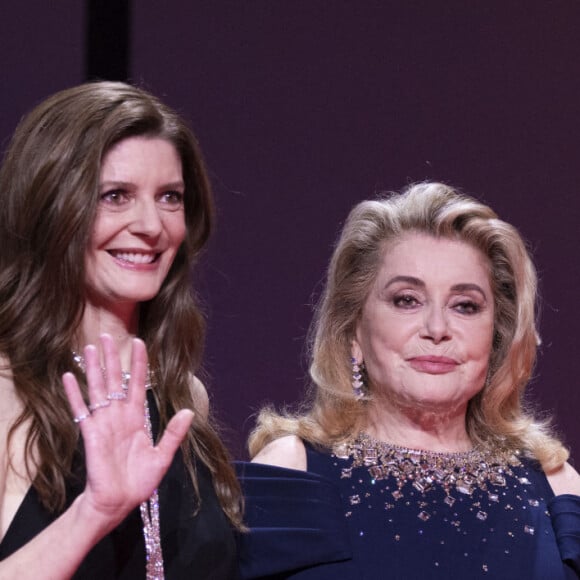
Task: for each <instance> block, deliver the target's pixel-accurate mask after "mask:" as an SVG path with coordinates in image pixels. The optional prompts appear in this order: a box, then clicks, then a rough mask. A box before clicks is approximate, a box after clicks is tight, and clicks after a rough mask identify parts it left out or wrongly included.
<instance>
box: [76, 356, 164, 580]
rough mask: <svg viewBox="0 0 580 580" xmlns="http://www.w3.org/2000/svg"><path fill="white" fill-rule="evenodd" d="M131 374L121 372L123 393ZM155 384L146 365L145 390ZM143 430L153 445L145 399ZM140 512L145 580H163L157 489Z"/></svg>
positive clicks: (80, 359)
mask: <svg viewBox="0 0 580 580" xmlns="http://www.w3.org/2000/svg"><path fill="white" fill-rule="evenodd" d="M72 355H73V360H74V362H75V363H76V365H77V366H78V367H79V369H80V370H81V371H83V373H84V372H86V364H85V359H84V357H83V356H82V355H81V354H78V353H76V352H74V351H73V353H72ZM102 373H103V376H104V377H106V372H105V369H104V368H103V369H102ZM130 379H131V373H130V372H128V371H121V388H122V389H123V392H126V391H127V390H128V389H129V381H130ZM154 384H155V375H154V373H153V371H152V370H151V369H150V368H149V365H147V378H146V381H145V388H146V389H152V388H153V386H154ZM144 418H145V424H144V427H145V430H146V431H147V435H148V437H149V440H150V441H151V442H152V443H153V430H152V428H151V416H150V413H149V404H148V403H147V399H145V409H144ZM139 508H140V511H141V521H142V522H143V539H144V541H145V554H146V556H145V558H146V562H145V570H146V579H147V580H164V578H165V572H164V569H163V552H162V550H161V532H160V528H159V493H158V491H157V489H154V490H153V493H152V494H151V497H150V498H149V499H148V500H145V501H144V502H142V503H141V505H140V506H139Z"/></svg>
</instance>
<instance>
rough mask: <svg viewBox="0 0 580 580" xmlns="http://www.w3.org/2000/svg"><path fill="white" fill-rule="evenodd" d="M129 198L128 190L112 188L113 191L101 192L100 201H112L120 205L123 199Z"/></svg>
mask: <svg viewBox="0 0 580 580" xmlns="http://www.w3.org/2000/svg"><path fill="white" fill-rule="evenodd" d="M126 200H127V192H125V191H123V190H122V189H112V190H111V191H106V192H105V193H103V194H101V197H100V201H101V202H104V203H110V204H112V205H120V204H121V203H122V202H123V201H126Z"/></svg>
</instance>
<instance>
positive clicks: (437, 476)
mask: <svg viewBox="0 0 580 580" xmlns="http://www.w3.org/2000/svg"><path fill="white" fill-rule="evenodd" d="M334 454H335V455H336V456H337V457H343V458H345V457H352V460H353V462H352V467H353V468H356V467H361V466H364V467H367V468H368V472H369V474H370V475H371V477H372V478H373V479H374V480H377V481H379V480H383V479H387V478H389V477H394V478H395V479H396V481H397V485H398V488H399V490H401V489H402V487H403V486H404V484H405V483H407V482H409V483H411V485H412V486H413V487H414V488H415V489H416V490H417V491H419V492H421V493H422V494H425V493H428V492H429V491H430V490H431V489H433V488H434V486H441V487H443V489H444V490H445V492H446V494H447V495H448V496H450V497H451V493H452V492H458V493H460V494H463V495H469V496H470V495H472V494H473V491H474V489H475V488H479V489H481V490H484V491H487V486H488V484H492V485H494V486H500V487H503V486H505V485H506V475H513V472H512V470H511V467H515V466H520V465H521V462H520V460H519V459H518V457H517V455H516V454H515V453H513V452H512V451H504V450H496V451H493V452H491V451H487V450H480V449H473V450H472V451H466V452H463V453H437V452H434V451H424V450H418V449H408V448H406V447H399V446H397V445H391V444H390V443H385V442H383V441H377V440H376V439H373V438H372V437H371V436H370V435H367V434H366V433H361V434H360V435H359V436H358V437H357V438H356V439H355V440H354V441H352V442H350V443H347V444H345V445H342V446H341V447H340V448H337V449H335V450H334ZM345 471H346V470H343V477H348V475H347V474H346V473H345ZM520 483H522V484H529V482H528V481H527V479H525V478H522V479H521V480H520ZM393 497H395V499H400V498H401V497H402V493H401V492H400V491H399V493H398V494H397V495H395V492H393ZM451 505H452V504H451Z"/></svg>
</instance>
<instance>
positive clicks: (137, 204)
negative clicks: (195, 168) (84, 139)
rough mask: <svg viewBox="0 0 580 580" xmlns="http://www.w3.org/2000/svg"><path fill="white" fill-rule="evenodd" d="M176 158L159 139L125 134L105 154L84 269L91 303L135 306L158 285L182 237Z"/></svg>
mask: <svg viewBox="0 0 580 580" xmlns="http://www.w3.org/2000/svg"><path fill="white" fill-rule="evenodd" d="M184 190H185V185H184V183H183V174H182V166H181V160H180V157H179V155H178V154H177V151H176V149H175V147H174V146H173V145H172V144H171V143H170V142H168V141H166V140H164V139H160V138H147V137H129V138H127V139H124V140H122V141H120V142H119V143H117V144H116V145H114V146H113V147H112V148H111V149H110V150H109V151H108V152H107V154H106V155H105V157H104V159H103V163H102V167H101V175H100V183H99V204H98V210H97V216H96V218H95V223H94V225H93V231H92V236H91V240H90V243H89V247H88V249H87V253H86V272H87V286H88V290H89V292H88V294H89V299H90V300H91V301H92V302H94V303H96V304H103V305H106V304H118V303H128V304H136V303H139V302H143V301H146V300H150V299H151V298H153V297H154V296H155V295H156V294H157V293H158V292H159V289H160V288H161V285H162V283H163V281H164V280H165V277H166V276H167V273H168V272H169V269H170V267H171V264H172V263H173V260H174V258H175V255H176V253H177V251H178V249H179V247H180V245H181V243H182V242H183V239H184V237H185V229H186V228H185V214H184V206H183V202H184Z"/></svg>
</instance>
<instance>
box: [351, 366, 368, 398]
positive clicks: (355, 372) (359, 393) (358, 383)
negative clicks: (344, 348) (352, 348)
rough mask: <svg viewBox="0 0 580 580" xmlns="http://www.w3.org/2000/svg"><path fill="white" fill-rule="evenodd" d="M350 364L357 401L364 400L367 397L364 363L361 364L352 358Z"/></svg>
mask: <svg viewBox="0 0 580 580" xmlns="http://www.w3.org/2000/svg"><path fill="white" fill-rule="evenodd" d="M350 362H351V365H352V392H353V394H354V397H355V399H362V398H363V397H364V396H365V383H364V379H363V369H364V362H361V363H359V362H358V361H357V360H356V358H354V357H351V359H350Z"/></svg>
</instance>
